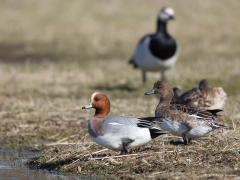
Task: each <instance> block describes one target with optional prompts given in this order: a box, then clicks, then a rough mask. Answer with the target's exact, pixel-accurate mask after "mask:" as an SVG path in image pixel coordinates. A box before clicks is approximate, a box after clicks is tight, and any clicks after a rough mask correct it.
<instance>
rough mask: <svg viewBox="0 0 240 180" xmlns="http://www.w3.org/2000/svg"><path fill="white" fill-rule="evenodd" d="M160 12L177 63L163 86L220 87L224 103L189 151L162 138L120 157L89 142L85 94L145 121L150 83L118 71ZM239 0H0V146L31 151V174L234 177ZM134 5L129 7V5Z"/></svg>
mask: <svg viewBox="0 0 240 180" xmlns="http://www.w3.org/2000/svg"><path fill="white" fill-rule="evenodd" d="M162 6H171V7H173V8H174V9H175V11H176V21H173V22H171V24H169V30H170V32H171V34H173V35H174V37H176V38H177V39H178V41H179V44H180V46H181V52H180V57H179V61H178V62H177V64H176V66H175V67H174V69H172V70H171V71H170V72H169V74H168V78H169V82H170V83H171V84H172V85H175V86H176V85H177V86H179V87H181V88H183V89H185V90H187V89H189V88H191V87H194V86H196V84H197V82H198V81H199V80H201V79H203V78H206V79H207V80H209V82H210V84H211V85H213V86H222V87H223V88H224V89H225V90H226V92H227V94H228V102H227V104H226V106H225V108H224V112H223V116H222V117H221V118H220V121H221V122H223V123H224V124H227V125H228V126H229V127H230V128H229V129H224V130H216V131H214V132H212V133H210V134H209V135H208V136H207V137H203V138H201V139H199V140H196V141H193V143H192V144H191V145H188V146H183V145H182V144H178V143H177V142H178V141H180V139H179V138H178V137H174V136H171V135H163V136H161V137H159V138H157V139H155V140H154V141H152V142H150V143H148V144H146V145H145V146H142V147H139V148H137V149H133V151H132V152H131V153H130V154H129V155H126V156H119V153H117V152H113V151H111V150H106V149H103V148H102V147H100V146H98V145H96V144H95V143H94V142H92V141H91V139H90V137H89V136H88V133H87V120H88V119H89V118H91V117H92V115H93V111H84V110H82V109H81V107H82V106H83V105H85V104H88V103H89V101H90V95H91V94H92V93H93V92H94V91H102V92H104V93H106V94H107V95H108V96H109V97H110V100H111V105H112V106H111V114H112V115H130V116H151V115H153V114H154V108H155V106H156V104H157V99H155V98H153V97H145V96H144V92H145V91H147V90H149V89H151V87H152V85H153V83H154V82H155V81H156V80H157V79H158V78H159V74H158V73H155V74H154V73H149V74H148V82H147V84H146V85H144V86H143V85H142V83H141V76H140V72H138V71H137V70H134V69H133V68H132V67H131V66H129V65H128V64H127V61H128V59H129V58H130V57H131V55H132V51H133V50H134V47H135V45H136V43H137V41H138V39H139V38H140V37H141V36H142V35H144V34H145V33H149V32H153V31H154V30H155V19H156V15H157V13H158V11H159V9H160V7H162ZM239 6H240V1H238V0H229V1H226V2H221V3H219V1H217V0H212V1H204V2H203V1H200V0H197V1H194V2H193V1H191V0H184V1H173V0H171V1H162V0H161V1H151V2H149V1H144V0H133V1H127V0H123V1H101V2H100V1H97V0H92V1H87V0H81V1H77V0H76V1H71V2H68V1H64V0H52V1H50V2H49V1H47V0H43V1H33V0H22V1H21V2H20V1H17V0H11V1H3V2H2V4H1V6H0V11H1V14H2V15H1V16H0V32H1V35H0V110H1V111H0V119H1V121H0V143H1V146H2V147H5V146H6V147H13V148H25V149H28V150H38V151H40V152H42V153H41V156H40V157H38V158H35V159H33V160H31V161H30V162H29V166H30V167H32V168H41V169H47V170H50V171H60V172H71V173H76V174H79V175H84V176H86V177H100V178H101V177H102V178H116V177H119V178H123V179H127V178H128V179H136V178H137V179H145V178H153V179H157V178H159V179H209V178H210V179H223V178H225V179H234V178H237V177H239V176H240V46H239V43H240V33H239V32H240V24H239V18H238V17H239V16H240V11H239V10H238V8H239ZM136 7H137V8H136Z"/></svg>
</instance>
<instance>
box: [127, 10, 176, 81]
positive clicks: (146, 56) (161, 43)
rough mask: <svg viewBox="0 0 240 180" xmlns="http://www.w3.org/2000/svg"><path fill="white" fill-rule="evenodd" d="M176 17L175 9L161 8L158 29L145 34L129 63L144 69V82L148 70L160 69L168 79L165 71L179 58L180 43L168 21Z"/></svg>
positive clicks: (162, 76)
mask: <svg viewBox="0 0 240 180" xmlns="http://www.w3.org/2000/svg"><path fill="white" fill-rule="evenodd" d="M172 19H174V10H173V9H172V8H170V7H164V8H162V9H161V11H160V14H159V15H158V17H157V29H156V32H155V33H154V34H147V35H145V36H143V37H142V38H141V39H140V41H139V42H138V45H137V47H136V49H135V52H134V54H133V56H132V58H131V59H130V61H129V63H130V64H133V66H134V67H135V68H139V69H141V71H142V80H143V83H145V82H146V71H155V72H156V71H160V72H161V78H162V80H166V75H165V71H166V70H168V69H170V68H171V67H172V66H174V64H175V63H176V61H177V58H178V50H179V47H178V44H177V42H176V40H175V39H174V38H173V37H172V36H171V35H170V34H169V33H168V31H167V23H168V21H170V20H172Z"/></svg>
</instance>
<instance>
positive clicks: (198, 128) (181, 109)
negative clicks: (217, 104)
mask: <svg viewBox="0 0 240 180" xmlns="http://www.w3.org/2000/svg"><path fill="white" fill-rule="evenodd" d="M151 94H155V95H157V96H158V97H160V101H159V104H158V105H157V107H156V110H155V116H156V117H157V118H158V120H157V121H158V123H159V125H160V127H161V128H162V129H163V130H165V131H168V132H169V133H171V134H174V135H177V136H182V137H183V141H184V144H188V143H190V141H191V139H196V138H199V137H202V136H205V135H206V134H208V133H209V132H211V131H213V130H214V129H218V128H221V127H225V126H224V125H221V124H219V123H217V122H216V121H217V112H218V110H211V111H203V110H198V109H196V108H190V107H187V106H184V105H174V104H171V101H172V98H173V90H172V88H171V87H170V86H169V85H168V84H167V83H166V82H163V81H157V82H156V83H155V84H154V86H153V89H152V90H151V91H150V92H146V93H145V95H151Z"/></svg>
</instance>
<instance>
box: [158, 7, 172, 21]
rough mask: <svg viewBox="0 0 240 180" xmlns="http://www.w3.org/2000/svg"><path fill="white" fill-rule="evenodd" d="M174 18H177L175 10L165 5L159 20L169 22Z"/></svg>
mask: <svg viewBox="0 0 240 180" xmlns="http://www.w3.org/2000/svg"><path fill="white" fill-rule="evenodd" d="M172 19H175V13H174V10H173V9H172V8H170V7H163V8H162V9H161V11H160V13H159V15H158V20H159V21H162V22H167V21H169V20H172Z"/></svg>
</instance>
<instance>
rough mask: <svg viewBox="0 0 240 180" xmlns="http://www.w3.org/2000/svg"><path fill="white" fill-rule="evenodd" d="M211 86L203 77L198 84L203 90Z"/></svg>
mask: <svg viewBox="0 0 240 180" xmlns="http://www.w3.org/2000/svg"><path fill="white" fill-rule="evenodd" d="M208 87H209V86H208V82H207V80H206V79H203V80H201V81H200V82H199V84H198V88H199V90H200V91H202V90H203V89H207V88H208Z"/></svg>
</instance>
